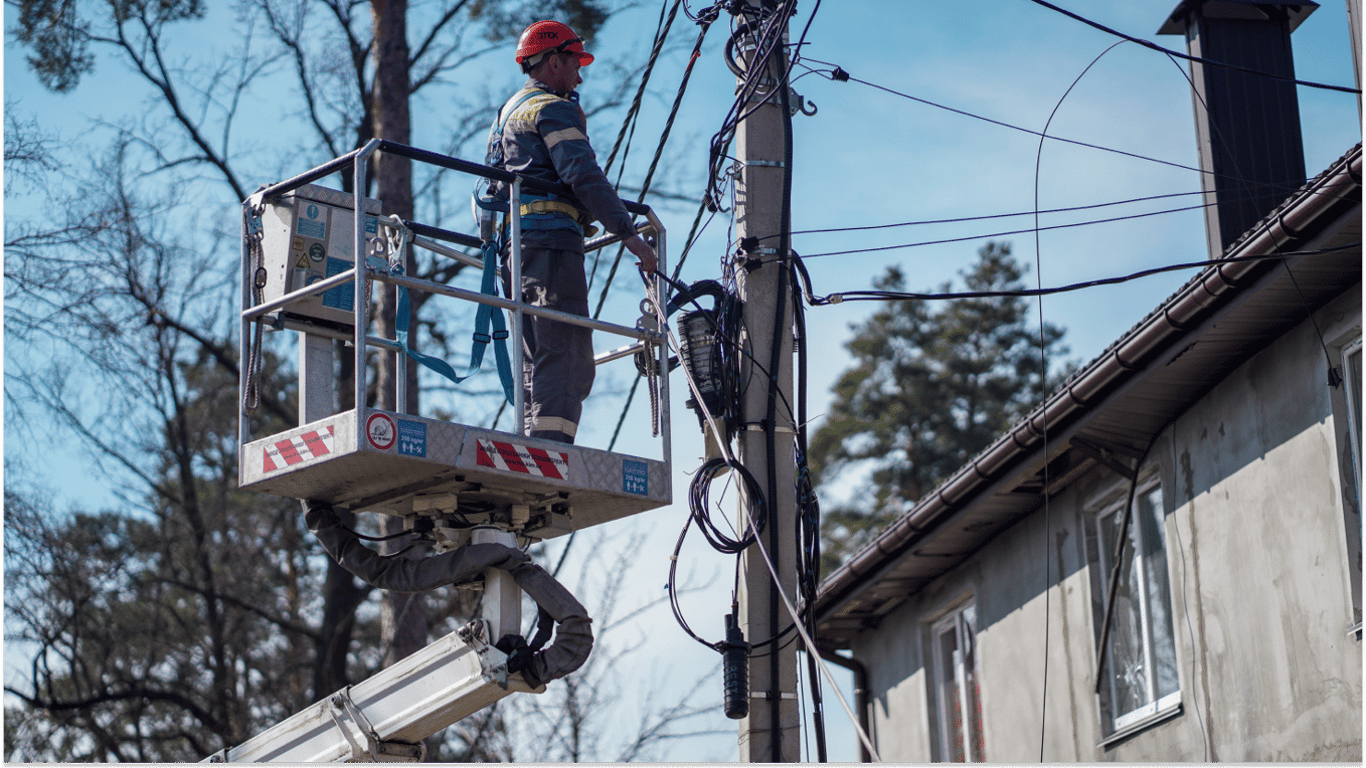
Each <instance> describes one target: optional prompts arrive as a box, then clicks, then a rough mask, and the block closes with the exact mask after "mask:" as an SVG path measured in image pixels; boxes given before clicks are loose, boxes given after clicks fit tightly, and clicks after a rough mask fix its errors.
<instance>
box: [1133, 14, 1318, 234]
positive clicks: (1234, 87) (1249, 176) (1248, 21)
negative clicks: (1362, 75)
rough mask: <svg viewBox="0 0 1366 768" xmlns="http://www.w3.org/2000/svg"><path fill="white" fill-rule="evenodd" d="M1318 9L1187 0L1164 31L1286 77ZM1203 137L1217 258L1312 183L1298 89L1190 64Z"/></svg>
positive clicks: (1204, 54)
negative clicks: (1295, 41)
mask: <svg viewBox="0 0 1366 768" xmlns="http://www.w3.org/2000/svg"><path fill="white" fill-rule="evenodd" d="M1317 7H1318V4H1317V3H1313V2H1302V3H1259V2H1253V1H1252V0H1182V2H1181V4H1180V5H1178V6H1177V7H1176V10H1174V11H1172V13H1171V15H1170V16H1169V17H1168V18H1167V22H1166V23H1165V24H1163V25H1162V28H1161V29H1159V30H1158V34H1160V35H1177V34H1184V35H1185V36H1186V50H1187V52H1188V53H1190V55H1192V56H1196V57H1199V58H1202V59H1208V60H1210V61H1217V62H1222V63H1225V64H1231V65H1234V66H1236V67H1243V68H1245V69H1248V70H1254V71H1256V72H1265V73H1267V74H1270V75H1275V76H1278V77H1281V78H1290V79H1293V78H1294V77H1295V64H1294V60H1293V58H1292V56H1291V53H1290V33H1291V32H1293V31H1294V30H1295V28H1296V27H1298V26H1299V25H1300V22H1302V21H1304V20H1305V18H1306V17H1308V16H1309V14H1310V13H1313V11H1314V9H1315V8H1317ZM1190 69H1191V80H1192V81H1193V82H1194V84H1195V91H1194V94H1193V97H1194V98H1193V100H1194V103H1195V134H1196V141H1197V143H1198V145H1199V150H1200V169H1201V170H1202V171H1204V173H1202V174H1201V185H1202V188H1203V189H1204V190H1205V195H1204V200H1205V203H1206V208H1205V232H1206V236H1207V238H1208V241H1209V253H1210V258H1218V257H1219V256H1220V255H1221V254H1222V253H1223V252H1224V249H1225V248H1227V247H1228V246H1229V244H1230V243H1232V242H1233V241H1234V240H1237V239H1238V237H1239V236H1241V235H1242V234H1243V233H1244V232H1246V231H1248V230H1249V229H1251V228H1252V226H1253V225H1254V224H1256V223H1257V222H1258V221H1260V220H1261V219H1262V218H1263V217H1264V216H1266V215H1267V214H1268V213H1270V212H1271V211H1272V210H1273V209H1274V208H1275V207H1276V206H1277V205H1279V204H1280V203H1282V202H1283V201H1284V200H1285V199H1286V198H1287V197H1289V196H1290V194H1291V193H1292V192H1294V191H1295V190H1296V189H1298V188H1299V187H1300V186H1301V185H1302V184H1304V180H1305V174H1304V143H1303V139H1302V137H1301V135H1300V107H1299V99H1298V97H1297V96H1296V94H1295V84H1294V83H1292V82H1289V80H1281V79H1276V78H1275V77H1265V76H1263V75H1260V74H1254V73H1253V72H1248V71H1244V70H1239V69H1232V68H1230V67H1222V66H1216V65H1214V64H1205V63H1201V62H1196V61H1192V62H1190Z"/></svg>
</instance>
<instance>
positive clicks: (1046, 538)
mask: <svg viewBox="0 0 1366 768" xmlns="http://www.w3.org/2000/svg"><path fill="white" fill-rule="evenodd" d="M1122 44H1123V41H1120V42H1117V43H1115V44H1113V45H1111V46H1110V47H1108V48H1106V49H1105V50H1103V51H1101V52H1100V53H1099V54H1097V55H1096V57H1095V58H1094V59H1092V60H1091V63H1090V64H1087V65H1086V68H1085V69H1083V70H1082V71H1081V74H1079V75H1077V77H1076V79H1075V80H1073V81H1072V84H1071V85H1069V86H1067V90H1066V91H1063V94H1062V97H1061V98H1059V99H1058V103H1057V104H1055V105H1053V111H1052V112H1050V113H1049V114H1048V120H1047V121H1045V122H1044V126H1043V131H1041V132H1040V134H1039V148H1038V151H1037V152H1036V154H1035V156H1034V210H1035V214H1034V275H1035V281H1036V283H1035V284H1036V285H1037V286H1038V289H1039V291H1040V293H1039V295H1038V297H1037V298H1038V307H1039V401H1040V402H1043V400H1044V398H1046V397H1047V396H1048V341H1047V333H1048V327H1047V325H1046V324H1045V323H1044V316H1043V293H1042V290H1043V246H1042V238H1041V233H1040V227H1039V216H1040V214H1039V213H1038V210H1039V186H1040V183H1039V180H1040V177H1042V175H1043V147H1044V139H1045V138H1046V137H1047V135H1048V128H1049V126H1051V125H1052V124H1053V118H1054V117H1056V116H1057V114H1058V110H1060V109H1062V104H1063V102H1064V101H1067V97H1068V95H1070V94H1071V93H1072V89H1073V88H1076V87H1077V83H1080V82H1081V80H1082V78H1084V77H1086V73H1087V72H1090V71H1091V68H1092V67H1094V66H1095V65H1096V63H1097V62H1099V61H1100V60H1101V59H1103V58H1105V54H1107V53H1109V52H1110V51H1113V50H1114V49H1115V48H1117V47H1119V46H1120V45H1122ZM1042 426H1043V429H1042V435H1043V449H1042V450H1043V455H1044V457H1045V459H1044V466H1043V528H1044V534H1043V558H1042V559H1043V574H1044V583H1043V598H1044V603H1043V605H1044V608H1043V682H1042V684H1041V686H1040V689H1041V690H1040V692H1039V762H1040V763H1042V762H1044V746H1045V744H1047V741H1048V739H1047V736H1048V730H1047V723H1048V667H1049V648H1050V643H1051V640H1052V632H1051V629H1052V621H1053V585H1052V581H1053V577H1052V568H1051V564H1050V562H1049V557H1048V547H1049V542H1050V540H1051V538H1052V535H1053V534H1052V514H1051V512H1052V510H1051V496H1050V494H1049V493H1048V486H1049V480H1050V477H1049V471H1048V470H1049V466H1050V463H1049V462H1048V460H1047V456H1048V409H1046V408H1045V409H1043V414H1042Z"/></svg>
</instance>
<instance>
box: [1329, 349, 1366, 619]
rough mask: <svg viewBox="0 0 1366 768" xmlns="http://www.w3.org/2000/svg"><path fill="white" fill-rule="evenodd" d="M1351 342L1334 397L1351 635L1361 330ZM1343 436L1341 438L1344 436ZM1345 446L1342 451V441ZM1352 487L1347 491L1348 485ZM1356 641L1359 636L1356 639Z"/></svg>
mask: <svg viewBox="0 0 1366 768" xmlns="http://www.w3.org/2000/svg"><path fill="white" fill-rule="evenodd" d="M1355 336H1356V337H1355V338H1354V339H1351V340H1350V341H1348V343H1346V344H1344V345H1343V346H1342V380H1343V382H1342V390H1343V392H1342V397H1341V399H1339V398H1338V397H1337V396H1334V408H1335V409H1337V408H1339V407H1341V406H1342V405H1345V406H1346V414H1345V415H1346V417H1347V418H1346V419H1345V420H1346V422H1347V429H1346V430H1345V431H1344V430H1342V429H1341V428H1338V430H1337V431H1338V432H1339V438H1338V439H1339V443H1338V455H1339V456H1341V457H1342V459H1341V461H1345V462H1349V463H1351V465H1352V468H1351V473H1350V476H1348V477H1344V478H1343V481H1342V485H1343V490H1342V495H1343V505H1342V506H1343V519H1344V523H1345V525H1344V528H1345V529H1346V533H1347V541H1346V546H1347V563H1348V573H1349V574H1350V576H1351V592H1352V614H1353V619H1354V622H1355V626H1353V627H1352V631H1353V632H1356V633H1360V632H1361V559H1362V558H1361V410H1362V391H1361V329H1359V328H1358V329H1357V330H1356V332H1355ZM1344 432H1345V434H1344ZM1344 437H1345V438H1346V442H1347V446H1346V447H1343V445H1342V442H1341V441H1342V439H1343V438H1344ZM1349 482H1350V483H1351V485H1352V487H1351V488H1347V485H1348V483H1349ZM1358 637H1359V635H1358Z"/></svg>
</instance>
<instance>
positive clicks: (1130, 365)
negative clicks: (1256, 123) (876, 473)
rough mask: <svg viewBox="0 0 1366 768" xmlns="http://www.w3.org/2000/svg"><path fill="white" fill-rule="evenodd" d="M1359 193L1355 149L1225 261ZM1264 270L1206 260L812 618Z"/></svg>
mask: <svg viewBox="0 0 1366 768" xmlns="http://www.w3.org/2000/svg"><path fill="white" fill-rule="evenodd" d="M1360 190H1361V146H1360V145H1358V146H1357V147H1356V148H1355V149H1354V150H1352V152H1350V153H1348V154H1347V155H1346V156H1344V157H1343V158H1341V159H1339V160H1338V161H1337V162H1336V163H1335V164H1334V165H1333V166H1332V167H1330V168H1329V170H1327V171H1325V172H1324V173H1323V174H1321V175H1319V176H1318V177H1317V178H1316V179H1314V180H1313V181H1311V182H1309V183H1308V184H1306V185H1305V187H1303V188H1302V189H1301V190H1300V191H1299V192H1297V193H1296V194H1295V195H1293V196H1292V197H1291V198H1290V199H1289V200H1287V201H1286V202H1285V203H1284V204H1282V205H1281V206H1280V207H1278V208H1277V209H1276V210H1275V211H1273V212H1272V213H1271V214H1269V215H1268V216H1267V217H1266V218H1264V219H1263V220H1262V221H1261V222H1259V223H1258V224H1257V226H1256V227H1255V228H1253V229H1252V230H1250V231H1249V232H1248V233H1247V234H1245V235H1243V237H1241V238H1239V239H1238V240H1237V241H1235V242H1234V243H1233V244H1231V245H1230V246H1229V247H1228V249H1227V250H1225V252H1224V257H1225V258H1235V257H1240V256H1254V255H1260V254H1271V253H1275V252H1276V251H1278V250H1279V249H1280V248H1281V247H1282V246H1284V245H1285V244H1287V243H1291V242H1294V241H1297V240H1305V239H1307V238H1304V237H1303V235H1301V232H1302V231H1303V230H1304V229H1306V228H1307V227H1308V226H1309V225H1310V224H1311V223H1312V222H1313V221H1314V220H1315V219H1317V218H1318V217H1319V216H1320V215H1322V214H1323V213H1324V212H1326V211H1328V210H1329V209H1331V208H1332V207H1333V206H1334V203H1336V202H1337V201H1338V200H1342V199H1348V198H1349V197H1350V195H1351V194H1352V193H1353V192H1356V193H1357V194H1359V193H1360ZM1264 269H1265V266H1264V263H1263V262H1260V261H1243V262H1234V263H1231V264H1226V263H1222V260H1221V259H1214V260H1212V261H1211V262H1210V266H1208V267H1206V268H1205V269H1204V270H1202V271H1201V273H1200V274H1199V275H1197V276H1196V277H1194V278H1192V279H1191V281H1190V282H1188V283H1186V285H1185V286H1183V287H1182V288H1181V290H1180V291H1178V292H1177V293H1176V294H1175V295H1173V296H1172V297H1171V298H1169V299H1168V300H1167V301H1165V302H1163V304H1162V305H1161V306H1160V307H1158V309H1157V310H1156V311H1154V312H1153V313H1152V314H1151V315H1149V316H1148V318H1147V319H1146V320H1145V321H1144V322H1143V323H1142V324H1141V325H1140V326H1138V327H1137V328H1135V329H1133V330H1132V331H1130V332H1129V333H1128V334H1127V335H1126V336H1125V337H1124V338H1121V339H1120V340H1119V341H1117V342H1115V344H1113V345H1112V346H1111V347H1110V348H1109V349H1108V350H1106V351H1105V352H1104V353H1103V354H1102V355H1101V356H1100V357H1099V358H1097V359H1096V360H1095V361H1093V362H1092V363H1091V364H1090V365H1089V366H1087V367H1086V368H1085V369H1083V370H1082V371H1080V372H1078V373H1077V374H1076V375H1074V376H1073V377H1072V379H1071V380H1070V381H1068V382H1065V383H1064V384H1063V385H1062V386H1061V387H1059V388H1058V389H1057V390H1056V391H1054V393H1053V394H1052V395H1050V396H1049V398H1048V399H1047V400H1046V401H1044V403H1043V404H1042V405H1041V406H1039V407H1038V408H1036V409H1035V410H1034V411H1033V412H1032V413H1030V415H1029V416H1027V417H1026V418H1025V419H1024V420H1023V421H1021V422H1019V423H1018V424H1016V425H1015V426H1014V427H1012V428H1011V430H1010V431H1009V432H1007V433H1006V434H1005V435H1002V436H1001V437H1000V438H998V439H997V440H996V442H995V443H993V444H992V445H991V446H989V447H988V448H987V449H986V450H984V451H983V452H982V453H980V454H978V456H977V457H976V458H974V459H973V460H971V461H970V462H969V463H968V464H967V465H965V466H964V467H963V468H962V469H960V470H958V472H956V473H955V474H954V475H953V476H952V477H951V478H949V479H948V480H947V481H945V482H944V483H943V484H942V485H940V486H939V487H938V488H937V489H935V491H934V492H932V493H931V494H930V495H929V496H928V497H927V498H925V499H923V500H922V501H921V502H920V503H918V504H917V505H916V506H915V507H914V508H913V509H912V510H911V511H910V512H909V513H908V514H906V515H905V516H903V517H901V518H900V519H898V520H897V521H896V522H894V523H893V524H892V525H891V527H889V528H888V529H887V530H886V531H884V532H883V533H882V534H880V535H879V536H878V537H877V538H876V539H874V540H873V541H872V543H870V544H869V545H868V546H867V547H866V548H864V550H863V551H862V552H860V553H858V554H857V555H855V556H854V558H853V559H851V560H850V561H849V562H847V563H845V564H844V565H842V566H840V567H839V568H838V569H836V570H835V572H834V573H832V574H830V577H829V578H828V579H827V580H826V582H825V585H824V587H823V588H822V589H821V591H820V594H819V595H818V596H817V603H818V604H819V603H821V602H825V601H824V600H822V599H821V598H822V597H825V596H831V597H830V600H831V602H830V603H828V604H827V605H825V606H824V607H823V609H822V610H821V611H820V613H819V614H818V615H817V620H818V621H819V620H820V618H822V617H824V616H827V615H829V614H830V613H832V612H833V611H835V610H837V609H838V608H839V607H840V606H841V605H842V604H843V603H844V602H846V601H847V600H848V599H850V597H851V596H852V594H853V592H854V590H855V589H856V588H857V587H858V585H859V582H860V581H862V579H863V578H864V577H866V576H868V575H870V574H872V573H874V572H875V571H876V570H878V569H879V568H880V567H881V565H882V564H883V563H885V562H886V560H887V559H888V558H891V557H895V556H896V555H898V554H900V553H901V552H902V551H903V550H904V549H905V547H906V546H907V545H908V544H910V543H911V542H912V541H913V540H914V539H916V538H917V537H918V536H919V534H921V533H923V532H924V531H926V530H927V529H928V528H930V527H932V526H933V525H934V524H935V523H936V522H937V521H938V519H939V518H941V517H942V516H944V515H945V514H947V513H951V512H954V511H957V510H958V509H960V508H961V507H962V505H963V504H964V503H965V502H966V501H968V500H970V499H971V498H972V497H973V496H974V495H975V494H976V493H978V492H979V491H980V490H981V488H982V486H984V485H986V484H987V483H988V482H990V481H993V480H995V479H997V476H996V473H998V472H1000V471H1002V470H1003V469H1005V468H1007V467H1009V466H1011V465H1012V464H1015V463H1018V462H1019V461H1021V460H1023V459H1025V458H1026V457H1027V455H1028V454H1029V453H1030V452H1031V451H1034V450H1036V449H1037V448H1038V447H1040V444H1041V440H1042V437H1043V429H1042V425H1043V424H1049V425H1051V426H1052V427H1053V429H1054V430H1059V429H1062V428H1063V427H1064V425H1066V424H1067V423H1068V421H1069V419H1071V418H1072V417H1074V416H1077V415H1078V414H1080V413H1084V412H1085V411H1086V410H1089V409H1090V408H1091V407H1092V406H1093V405H1095V403H1096V402H1097V401H1098V399H1099V396H1100V395H1101V393H1103V392H1105V391H1106V390H1107V389H1109V388H1110V387H1111V386H1112V385H1114V384H1115V383H1117V382H1119V381H1122V380H1123V379H1126V378H1129V377H1131V376H1134V375H1136V374H1138V373H1140V372H1142V371H1143V370H1144V369H1145V367H1146V365H1147V361H1148V359H1149V357H1150V356H1151V355H1152V354H1154V353H1155V352H1158V351H1160V350H1161V349H1163V348H1165V347H1167V346H1169V345H1170V344H1171V343H1173V342H1174V341H1175V340H1177V339H1179V338H1181V337H1182V336H1183V335H1184V334H1185V333H1186V332H1188V331H1189V330H1190V329H1191V327H1192V325H1193V323H1194V322H1195V321H1196V320H1197V319H1198V318H1199V316H1200V315H1201V314H1202V313H1203V312H1205V311H1206V310H1208V309H1210V308H1211V307H1216V306H1217V305H1219V304H1221V303H1223V301H1224V300H1226V299H1227V298H1230V297H1231V295H1232V294H1234V293H1236V292H1237V289H1238V288H1240V287H1242V285H1243V282H1242V281H1243V280H1244V279H1245V278H1247V277H1248V276H1249V275H1252V274H1255V273H1256V272H1258V271H1260V270H1264ZM1046 460H1047V457H1045V461H1046ZM837 663H838V662H837Z"/></svg>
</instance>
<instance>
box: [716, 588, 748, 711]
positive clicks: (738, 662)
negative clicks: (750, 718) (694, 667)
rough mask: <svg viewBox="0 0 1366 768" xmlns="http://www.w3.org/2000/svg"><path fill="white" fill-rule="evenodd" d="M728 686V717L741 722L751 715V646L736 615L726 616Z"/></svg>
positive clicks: (724, 665)
mask: <svg viewBox="0 0 1366 768" xmlns="http://www.w3.org/2000/svg"><path fill="white" fill-rule="evenodd" d="M721 658H722V668H723V670H724V678H725V685H726V697H725V711H726V717H729V718H730V719H732V720H739V719H740V718H742V717H744V716H745V715H748V714H749V644H748V643H746V642H745V633H744V630H742V629H740V628H739V627H737V626H736V625H735V614H733V613H728V614H726V650H725V651H724V652H723V653H722V654H721Z"/></svg>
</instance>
